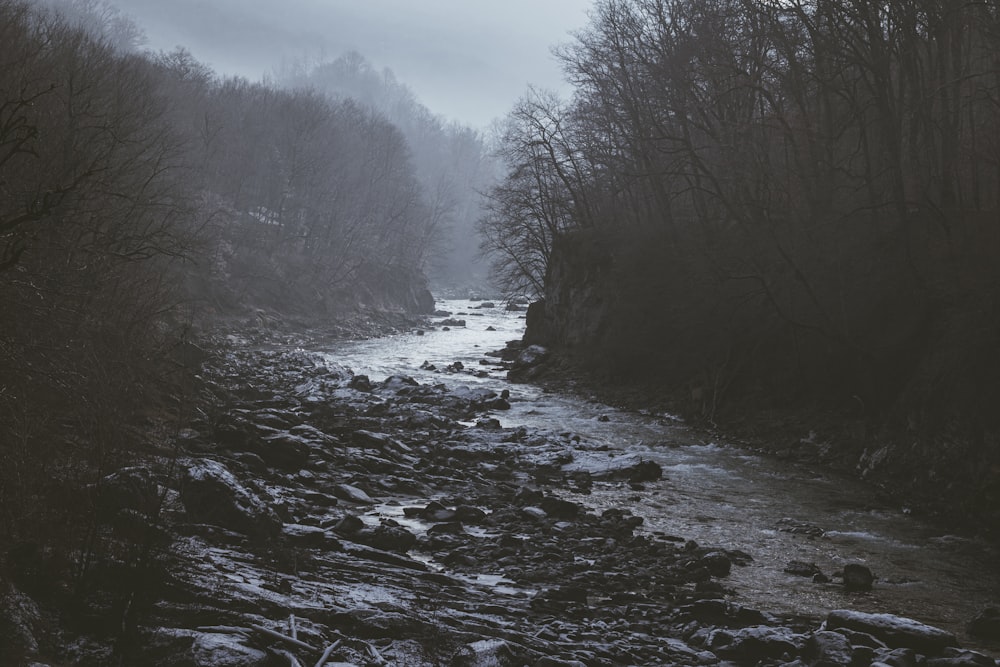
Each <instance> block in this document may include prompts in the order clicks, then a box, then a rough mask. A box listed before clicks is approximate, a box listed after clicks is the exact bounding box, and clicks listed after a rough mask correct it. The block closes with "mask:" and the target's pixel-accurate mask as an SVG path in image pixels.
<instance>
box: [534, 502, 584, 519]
mask: <svg viewBox="0 0 1000 667" xmlns="http://www.w3.org/2000/svg"><path fill="white" fill-rule="evenodd" d="M541 506H542V509H543V510H545V513H546V514H547V515H549V516H550V517H552V518H554V519H575V518H576V517H577V515H578V514H579V513H580V506H579V505H577V504H576V503H574V502H572V501H569V500H563V499H562V498H556V497H555V496H546V497H545V498H543V499H542V502H541Z"/></svg>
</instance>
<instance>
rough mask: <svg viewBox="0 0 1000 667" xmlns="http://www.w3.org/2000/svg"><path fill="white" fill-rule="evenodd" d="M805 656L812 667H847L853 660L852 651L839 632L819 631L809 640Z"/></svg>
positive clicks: (847, 641) (848, 642)
mask: <svg viewBox="0 0 1000 667" xmlns="http://www.w3.org/2000/svg"><path fill="white" fill-rule="evenodd" d="M806 655H808V656H809V657H810V658H812V662H811V664H812V665H813V666H814V667H848V666H849V665H850V664H851V663H852V662H853V660H854V649H853V647H852V646H851V642H850V640H849V639H848V638H847V637H845V636H844V635H842V634H840V633H839V632H832V631H830V630H820V631H819V632H815V633H813V635H812V636H811V637H810V638H809V641H808V642H807V644H806Z"/></svg>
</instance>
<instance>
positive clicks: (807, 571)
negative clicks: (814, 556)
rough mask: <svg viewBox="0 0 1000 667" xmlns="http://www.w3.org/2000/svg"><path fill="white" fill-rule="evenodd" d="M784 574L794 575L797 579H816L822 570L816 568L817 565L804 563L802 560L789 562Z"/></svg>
mask: <svg viewBox="0 0 1000 667" xmlns="http://www.w3.org/2000/svg"><path fill="white" fill-rule="evenodd" d="M784 572H785V573H786V574H794V575H795V576H796V577H810V578H812V577H815V576H816V575H817V574H820V569H819V568H818V567H817V566H816V563H804V562H802V561H800V560H793V561H789V563H788V565H786V566H785V569H784Z"/></svg>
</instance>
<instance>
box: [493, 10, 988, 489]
mask: <svg viewBox="0 0 1000 667" xmlns="http://www.w3.org/2000/svg"><path fill="white" fill-rule="evenodd" d="M998 54H1000V10H998V7H997V5H996V4H995V3H988V2H964V1H950V0H946V1H939V0H934V1H929V0H887V1H885V2H869V1H867V0H709V1H701V0H699V1H698V2H694V1H692V0H603V1H602V2H598V3H597V5H596V7H595V10H594V12H593V14H592V20H591V24H590V25H589V26H588V27H587V28H586V29H585V30H583V31H582V32H581V33H580V34H578V35H577V36H576V39H575V40H574V41H573V42H571V43H570V44H568V45H566V46H564V47H562V48H561V49H560V50H559V52H558V57H559V58H560V59H561V61H562V63H563V66H564V68H565V71H566V73H567V76H568V78H569V79H570V81H571V82H572V83H573V84H574V94H573V95H572V97H571V99H569V100H562V99H559V98H558V97H556V96H553V95H550V94H547V93H545V92H544V91H534V90H532V91H529V93H528V94H527V95H525V96H524V97H523V98H522V99H521V100H520V102H519V103H518V105H517V106H516V107H515V108H514V110H513V111H512V112H511V113H510V114H509V115H508V116H507V118H506V121H505V125H504V134H503V137H502V143H501V147H502V155H503V157H504V160H505V163H506V164H507V166H508V173H507V176H506V177H505V179H504V180H503V181H502V183H500V184H499V185H498V186H496V187H495V188H494V189H493V190H491V192H490V198H489V210H488V212H487V215H486V216H485V217H484V219H483V225H482V226H483V232H484V239H485V241H484V243H485V244H486V245H487V246H488V247H489V248H491V249H493V250H495V251H497V252H498V253H499V254H498V260H497V267H496V268H497V269H498V271H499V273H500V275H501V276H502V277H503V278H504V279H505V281H506V285H507V287H508V289H510V290H512V291H514V292H517V291H531V292H534V293H536V294H538V295H540V296H543V297H544V306H539V307H538V308H537V309H536V311H535V315H536V316H535V318H534V323H535V324H534V326H532V325H531V324H529V337H530V338H534V339H535V340H536V341H537V342H542V343H547V344H553V345H557V346H562V347H566V348H568V349H570V350H571V351H573V352H574V353H575V354H576V356H577V357H578V358H580V359H582V360H583V361H584V363H585V364H587V365H589V366H590V367H591V368H592V369H593V370H595V371H596V372H598V373H599V374H602V375H603V376H604V377H606V378H617V379H619V380H623V379H628V380H634V379H635V378H637V377H645V378H646V379H650V378H651V377H652V378H659V382H660V383H661V384H663V385H667V386H668V387H669V388H670V389H671V390H673V391H674V392H675V395H679V396H681V397H682V405H683V406H684V409H685V410H686V411H687V412H688V413H691V414H696V415H699V416H700V417H701V418H704V419H706V420H708V421H710V422H711V421H713V420H716V419H719V420H720V421H721V423H725V422H724V419H723V417H726V416H728V417H730V418H732V417H734V416H736V415H738V414H739V413H740V411H741V410H742V411H743V413H744V414H745V412H746V409H747V408H748V407H749V408H751V409H752V410H755V411H757V412H758V414H760V415H765V417H764V419H766V418H767V417H766V415H768V414H769V413H768V412H767V410H769V409H772V408H775V409H785V410H787V409H791V410H793V411H796V410H798V411H802V410H808V409H812V408H816V407H818V408H820V409H821V410H824V411H826V412H828V413H832V414H834V415H836V416H835V418H834V419H835V421H839V422H840V423H841V430H840V433H838V436H840V437H841V439H842V440H846V439H851V437H849V436H852V433H853V439H854V440H860V441H861V444H860V445H859V446H860V447H870V446H871V440H872V438H873V437H874V435H875V434H877V433H878V432H880V430H882V429H884V428H887V427H888V428H890V429H892V430H893V431H894V433H896V434H897V435H900V434H901V436H900V437H901V438H902V439H903V440H906V441H908V444H907V445H906V448H905V451H906V452H909V453H910V454H913V455H915V456H911V457H910V459H909V463H907V464H905V465H906V467H913V468H917V467H920V466H922V467H923V468H925V469H936V470H937V471H938V472H939V473H942V471H944V470H946V469H952V468H953V467H954V465H960V467H961V464H956V461H957V460H963V461H964V460H968V461H974V463H971V467H973V468H975V471H976V472H975V473H974V474H973V475H972V476H971V477H972V478H974V480H973V481H970V480H969V479H968V478H965V477H963V478H962V479H963V481H962V482H956V483H957V484H959V485H963V484H965V483H966V482H969V483H970V484H971V485H972V486H974V487H975V488H976V489H977V490H979V491H981V492H982V494H983V495H981V496H979V502H980V503H988V502H992V503H994V504H995V501H996V499H997V498H998V496H997V493H998V491H1000V479H998V478H1000V474H998V472H997V471H998V469H1000V468H998V467H997V466H998V463H1000V446H998V444H997V437H998V434H1000V428H998V427H1000V424H998V422H997V420H996V417H997V414H998V413H997V411H996V409H995V407H996V405H997V400H998V398H1000V357H998V354H997V351H998V350H1000V345H998V344H1000V339H998V336H1000V311H998V301H997V299H998V296H1000V291H998V289H1000V282H998V280H1000V268H998V266H1000V265H998V264H997V261H996V258H997V257H998V251H1000V235H998V226H997V224H998V217H997V216H998V211H1000V160H998V156H1000V114H998V105H1000V67H998V66H1000V56H998ZM727 410H730V412H729V413H728V414H726V411H727ZM942 441H943V442H945V443H950V444H951V445H954V443H956V442H963V443H965V444H963V447H964V448H965V449H962V450H961V451H962V452H964V454H959V453H956V452H955V451H952V450H949V449H948V445H947V444H946V445H942ZM914 442H916V443H917V444H913V443H914ZM970 451H971V452H974V453H975V454H974V455H973V456H971V458H970V456H969V452H970ZM900 458H903V459H905V458H906V457H905V456H903V455H901V456H900ZM915 461H919V463H916V462H915ZM942 474H945V473H942ZM990 499H992V500H990Z"/></svg>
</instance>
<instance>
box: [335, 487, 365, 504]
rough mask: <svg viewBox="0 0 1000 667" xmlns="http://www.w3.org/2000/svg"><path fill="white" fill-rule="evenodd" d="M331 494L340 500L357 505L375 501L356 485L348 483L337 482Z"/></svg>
mask: <svg viewBox="0 0 1000 667" xmlns="http://www.w3.org/2000/svg"><path fill="white" fill-rule="evenodd" d="M333 495H335V496H337V497H338V498H340V499H341V500H346V501H348V502H352V503H357V504H358V505H374V504H375V501H374V500H372V497H371V496H369V495H368V494H367V493H365V492H364V491H362V490H361V489H359V488H358V487H356V486H351V485H350V484H337V485H336V486H334V487H333Z"/></svg>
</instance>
